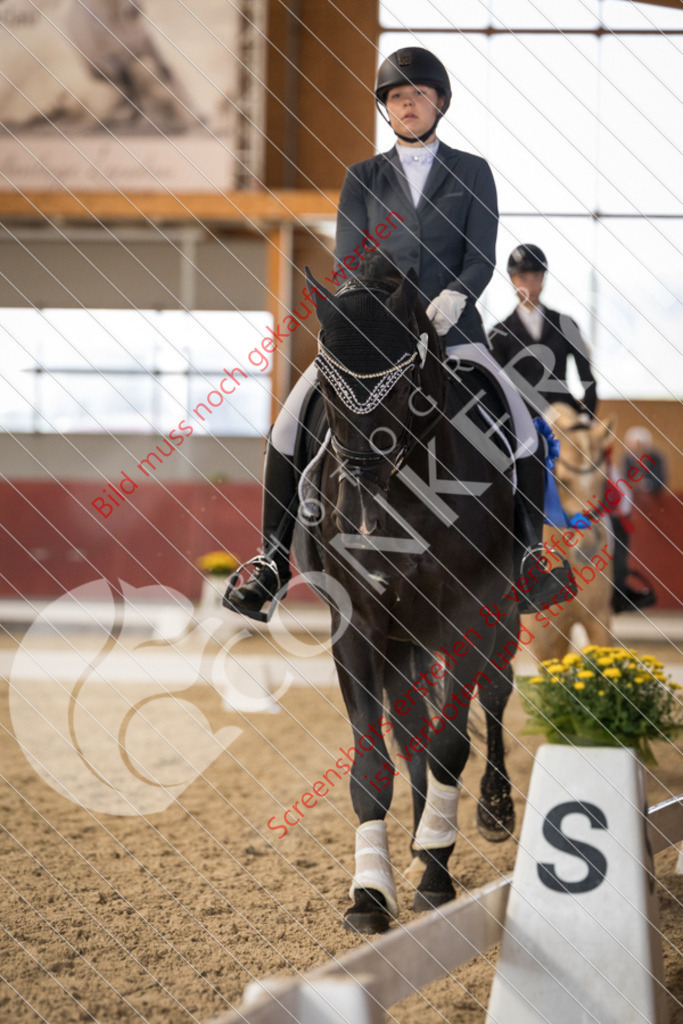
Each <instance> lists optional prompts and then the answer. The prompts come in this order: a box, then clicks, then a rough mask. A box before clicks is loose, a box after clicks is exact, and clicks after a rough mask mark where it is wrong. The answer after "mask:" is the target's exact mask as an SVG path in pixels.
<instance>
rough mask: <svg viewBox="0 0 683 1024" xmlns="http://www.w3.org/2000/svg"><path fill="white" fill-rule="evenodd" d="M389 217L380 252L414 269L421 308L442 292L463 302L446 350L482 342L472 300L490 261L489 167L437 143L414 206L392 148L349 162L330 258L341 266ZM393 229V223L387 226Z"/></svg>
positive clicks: (494, 213) (493, 213)
mask: <svg viewBox="0 0 683 1024" xmlns="http://www.w3.org/2000/svg"><path fill="white" fill-rule="evenodd" d="M392 211H395V212H396V213H398V214H400V216H401V217H402V218H403V223H401V222H400V221H398V219H396V223H398V225H399V226H398V227H397V228H395V229H394V230H392V232H391V235H390V236H389V237H388V238H387V239H385V240H384V241H383V242H382V243H381V251H382V252H383V253H384V254H385V255H386V256H388V257H389V259H391V260H392V261H393V262H394V263H395V264H396V265H397V266H398V267H399V268H400V270H402V271H403V272H404V273H406V272H407V271H408V270H409V269H410V268H411V267H414V268H415V270H416V272H417V275H418V280H419V283H420V290H421V291H422V295H423V301H424V304H425V306H426V305H428V303H429V302H430V301H431V299H433V298H434V297H435V296H436V295H438V294H439V292H440V291H442V290H443V289H444V288H451V289H454V290H455V291H459V292H462V293H463V294H465V295H467V296H468V301H467V305H466V307H465V310H464V312H463V314H462V316H461V318H460V322H459V323H458V326H457V327H456V328H454V329H453V330H451V331H450V333H449V334H448V336H447V337H446V339H445V341H446V344H447V345H453V344H457V343H458V342H468V341H479V342H484V343H485V341H486V337H485V334H484V329H483V327H482V323H481V318H480V316H479V313H478V312H477V309H476V306H475V302H476V300H477V299H478V298H479V296H480V295H481V293H482V292H483V290H484V288H485V287H486V285H487V284H488V283H489V281H490V280H491V276H492V274H493V268H494V266H495V260H496V233H497V230H498V202H497V197H496V186H495V184H494V181H493V175H492V174H491V168H490V167H489V165H488V164H487V162H486V161H485V160H483V159H482V158H481V157H478V156H474V155H473V154H471V153H464V152H461V151H460V150H458V149H451V148H450V146H445V145H444V144H443V142H440V143H439V148H438V150H437V152H436V156H435V158H434V162H433V164H432V166H431V169H430V172H429V177H428V178H427V182H426V184H425V189H424V192H423V194H422V196H421V197H420V202H419V203H418V205H417V207H415V206H414V204H413V200H412V198H411V195H410V187H409V185H408V181H407V179H406V177H405V175H404V174H403V168H402V166H401V161H400V159H399V156H398V153H397V152H396V147H394V148H393V149H391V150H390V151H389V152H388V153H380V154H379V155H378V156H374V157H371V158H370V159H369V160H364V161H363V162H362V163H359V164H354V165H353V166H352V167H350V168H349V170H348V171H347V174H346V179H345V181H344V185H343V187H342V191H341V196H340V199H339V211H338V214H337V238H336V244H335V256H336V258H337V259H338V260H339V261H342V260H343V259H344V257H345V256H347V255H349V254H350V253H353V251H354V249H355V248H356V246H358V245H360V244H362V242H363V240H364V239H365V238H366V237H367V236H365V235H364V234H363V230H364V229H365V230H368V231H370V232H371V233H374V230H375V226H376V225H377V224H380V223H381V222H383V221H384V222H386V219H387V214H389V213H391V212H392ZM390 223H394V222H390Z"/></svg>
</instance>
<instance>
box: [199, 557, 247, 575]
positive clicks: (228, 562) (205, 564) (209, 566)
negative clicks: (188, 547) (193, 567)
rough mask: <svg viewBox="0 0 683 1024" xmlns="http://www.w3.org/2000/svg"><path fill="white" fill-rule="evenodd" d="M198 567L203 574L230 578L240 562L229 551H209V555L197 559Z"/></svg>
mask: <svg viewBox="0 0 683 1024" xmlns="http://www.w3.org/2000/svg"><path fill="white" fill-rule="evenodd" d="M197 565H198V566H199V568H200V569H201V570H202V572H207V573H210V574H211V575H212V576H229V575H230V573H232V572H234V571H235V569H236V568H237V566H238V565H239V562H238V561H237V559H236V558H234V557H233V556H232V555H231V554H230V553H229V552H227V551H209V553H208V554H207V555H202V556H201V557H200V558H198V559H197Z"/></svg>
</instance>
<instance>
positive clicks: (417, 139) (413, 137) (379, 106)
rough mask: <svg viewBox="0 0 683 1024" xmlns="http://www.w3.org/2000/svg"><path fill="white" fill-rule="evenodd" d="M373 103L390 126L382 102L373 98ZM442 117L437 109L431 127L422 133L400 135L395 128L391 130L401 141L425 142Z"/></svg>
mask: <svg viewBox="0 0 683 1024" xmlns="http://www.w3.org/2000/svg"><path fill="white" fill-rule="evenodd" d="M375 104H376V106H377V109H378V110H379V112H380V115H381V116H382V117H383V118H384V120H385V121H386V123H387V124H388V125H389V127H390V128H391V120H390V119H389V115H388V114H387V113H386V110H385V109H383V108H384V104H381V103H380V102H379V100H375ZM442 117H443V114H442V112H441V111H440V110H439V111H437V114H436V117H435V118H434V123H433V125H432V127H431V128H429V129H427V131H426V132H423V133H422V135H401V133H400V132H397V131H396V129H395V128H392V131H393V133H394V135H395V136H396V137H397V138H398V139H402V141H403V142H425V141H426V140H427V139H428V138H429V136H430V135H433V134H434V132H435V131H436V126H437V124H438V123H439V121H440V120H441V118H442Z"/></svg>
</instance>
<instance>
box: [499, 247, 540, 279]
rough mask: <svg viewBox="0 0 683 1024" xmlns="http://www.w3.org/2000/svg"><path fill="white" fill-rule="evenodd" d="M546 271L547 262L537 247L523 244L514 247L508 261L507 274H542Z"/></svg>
mask: <svg viewBox="0 0 683 1024" xmlns="http://www.w3.org/2000/svg"><path fill="white" fill-rule="evenodd" d="M547 269H548V261H547V259H546V258H545V253H544V252H543V250H542V249H540V248H539V247H538V246H537V245H531V244H530V243H529V244H524V245H518V246H516V247H515V248H514V249H513V250H512V252H511V253H510V258H509V259H508V274H525V273H527V272H529V271H530V272H537V271H539V270H540V271H542V272H543V273H544V274H545V272H546V271H547Z"/></svg>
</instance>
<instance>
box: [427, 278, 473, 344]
mask: <svg viewBox="0 0 683 1024" xmlns="http://www.w3.org/2000/svg"><path fill="white" fill-rule="evenodd" d="M466 302H467V296H466V295H463V294H462V292H454V291H451V290H450V289H449V288H444V290H443V291H442V292H439V294H438V295H437V296H436V297H435V298H434V299H432V301H431V302H430V303H429V305H428V306H427V316H428V317H429V319H430V320H431V321H432V323H433V325H434V330H435V331H436V333H437V334H438V335H439V337H440V338H443V337H444V336H445V335H446V334H448V332H449V331H450V329H451V327H455V325H456V324H457V322H458V320H459V319H460V314H461V313H462V311H463V309H464V308H465V303H466Z"/></svg>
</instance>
